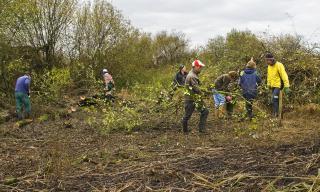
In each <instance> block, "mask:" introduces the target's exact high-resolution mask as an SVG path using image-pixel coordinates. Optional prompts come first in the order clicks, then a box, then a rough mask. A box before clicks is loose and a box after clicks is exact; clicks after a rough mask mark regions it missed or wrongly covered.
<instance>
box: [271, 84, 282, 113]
mask: <svg viewBox="0 0 320 192" xmlns="http://www.w3.org/2000/svg"><path fill="white" fill-rule="evenodd" d="M280 91H281V90H280V88H272V109H273V115H274V116H275V117H277V116H278V115H279V95H280Z"/></svg>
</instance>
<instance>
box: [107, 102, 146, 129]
mask: <svg viewBox="0 0 320 192" xmlns="http://www.w3.org/2000/svg"><path fill="white" fill-rule="evenodd" d="M141 124H142V119H141V117H140V114H139V113H138V112H137V111H135V110H134V109H131V108H128V107H124V108H122V109H121V110H120V111H113V110H111V111H108V112H106V113H105V115H104V119H103V120H102V127H101V132H102V133H108V132H110V131H112V130H125V131H129V132H130V131H132V130H133V128H135V127H137V126H139V125H141Z"/></svg>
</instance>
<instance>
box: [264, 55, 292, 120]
mask: <svg viewBox="0 0 320 192" xmlns="http://www.w3.org/2000/svg"><path fill="white" fill-rule="evenodd" d="M266 62H267V64H268V77H267V86H268V88H269V89H271V90H272V106H273V115H274V116H275V117H278V115H279V95H280V91H281V90H283V91H284V93H285V94H286V95H288V94H290V82H289V78H288V74H287V72H286V69H285V67H284V65H283V64H282V63H280V62H278V61H276V60H275V58H274V56H273V54H272V53H267V54H266Z"/></svg>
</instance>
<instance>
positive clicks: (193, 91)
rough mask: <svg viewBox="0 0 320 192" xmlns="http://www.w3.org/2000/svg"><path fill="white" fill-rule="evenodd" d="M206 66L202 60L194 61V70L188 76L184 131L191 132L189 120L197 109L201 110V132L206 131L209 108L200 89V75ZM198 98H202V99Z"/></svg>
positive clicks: (183, 120)
mask: <svg viewBox="0 0 320 192" xmlns="http://www.w3.org/2000/svg"><path fill="white" fill-rule="evenodd" d="M204 66H205V65H204V64H203V63H202V62H201V61H199V60H195V61H194V62H193V63H192V70H191V71H190V72H189V74H188V75H187V78H186V83H185V86H186V88H187V90H188V92H187V93H186V94H185V115H184V117H183V119H182V127H183V132H184V133H188V132H189V129H188V121H189V120H190V118H191V116H192V114H193V112H194V110H195V109H197V110H198V111H199V112H200V122H199V132H205V131H206V122H207V117H208V114H209V110H208V109H207V108H206V107H205V106H204V104H203V101H202V99H201V95H202V91H201V89H200V79H199V76H198V75H199V74H200V72H201V70H202V68H203V67H204ZM197 98H200V101H199V100H198V99H197Z"/></svg>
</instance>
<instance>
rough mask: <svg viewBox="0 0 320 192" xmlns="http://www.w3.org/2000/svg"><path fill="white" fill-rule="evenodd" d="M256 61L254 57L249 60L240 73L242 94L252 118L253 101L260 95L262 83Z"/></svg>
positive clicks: (248, 113)
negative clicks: (259, 88)
mask: <svg viewBox="0 0 320 192" xmlns="http://www.w3.org/2000/svg"><path fill="white" fill-rule="evenodd" d="M256 67H257V65H256V63H255V62H254V60H253V58H251V60H250V61H249V62H248V64H247V66H246V69H245V70H244V71H242V72H241V74H240V82H239V84H240V87H241V89H242V95H243V97H244V98H245V99H246V110H247V116H248V117H249V118H250V119H252V118H253V117H254V114H253V101H254V100H255V99H256V97H257V95H258V86H259V85H260V84H261V77H260V76H259V74H258V73H257V70H256Z"/></svg>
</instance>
